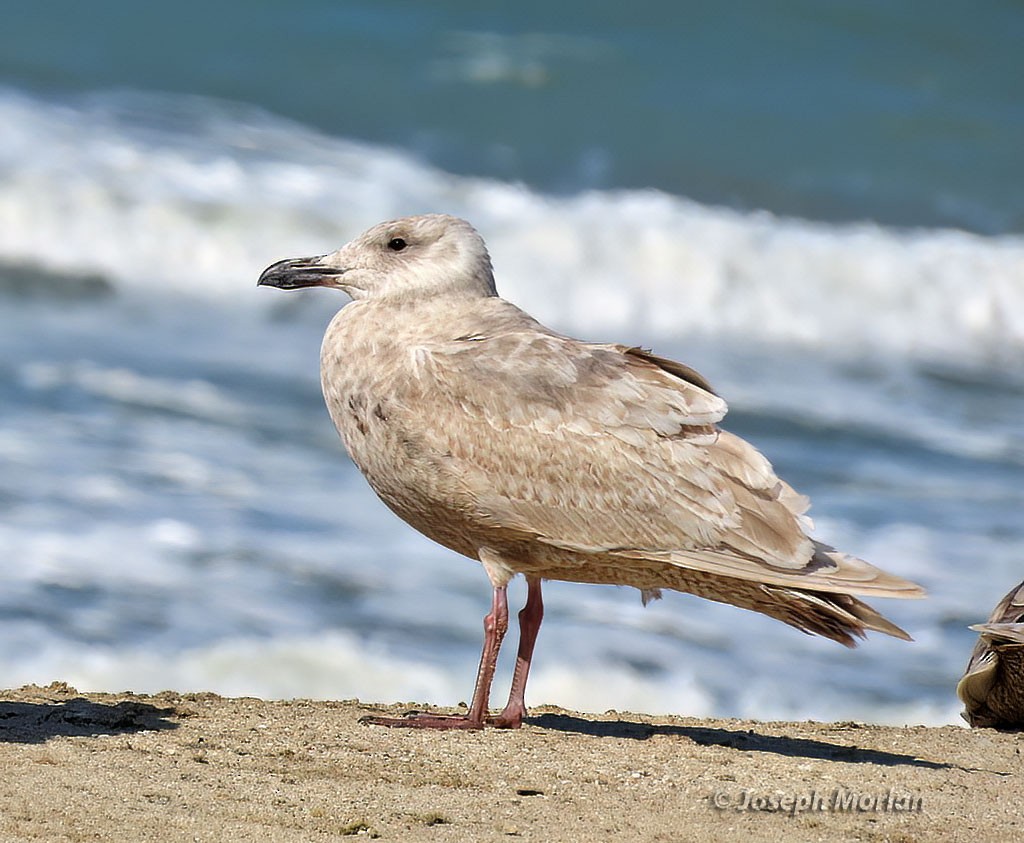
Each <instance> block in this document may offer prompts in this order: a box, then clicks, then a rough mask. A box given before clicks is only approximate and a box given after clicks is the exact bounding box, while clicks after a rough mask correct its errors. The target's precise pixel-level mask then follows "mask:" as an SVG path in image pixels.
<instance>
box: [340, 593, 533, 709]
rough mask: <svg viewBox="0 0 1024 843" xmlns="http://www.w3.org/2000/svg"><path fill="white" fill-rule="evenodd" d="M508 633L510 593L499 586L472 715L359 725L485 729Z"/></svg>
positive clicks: (486, 621) (488, 622)
mask: <svg viewBox="0 0 1024 843" xmlns="http://www.w3.org/2000/svg"><path fill="white" fill-rule="evenodd" d="M523 611H524V612H525V611H526V610H525V609H524V610H523ZM520 617H522V615H520ZM507 630H508V591H507V589H506V587H505V586H500V587H499V588H495V589H494V595H493V597H492V598H491V613H490V614H489V615H487V617H485V618H484V649H483V652H482V653H481V654H480V667H479V669H478V670H477V674H476V687H475V688H474V689H473V702H472V704H471V705H470V707H469V714H467V715H444V714H412V715H409V716H408V717H374V716H370V717H363V718H360V722H361V723H367V724H369V725H371V726H401V727H405V728H412V729H482V728H483V727H484V723H485V721H486V718H487V702H488V700H489V698H490V695H491V682H492V681H493V680H494V668H495V665H496V664H497V663H498V651H499V650H500V649H501V641H502V639H503V638H504V637H505V632H506V631H507ZM534 636H536V633H534ZM531 649H532V646H531ZM520 650H522V646H520ZM518 669H519V667H518V665H516V672H517V673H518ZM524 682H525V679H524Z"/></svg>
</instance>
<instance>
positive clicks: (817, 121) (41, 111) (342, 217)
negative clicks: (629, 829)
mask: <svg viewBox="0 0 1024 843" xmlns="http://www.w3.org/2000/svg"><path fill="white" fill-rule="evenodd" d="M53 5H54V4H48V9H49V11H46V13H45V16H44V10H43V8H42V7H39V9H36V8H35V7H29V6H24V5H23V6H22V7H19V9H18V10H16V11H15V12H13V13H12V14H11V15H10V16H9V18H10V20H9V21H8V23H9V25H8V23H5V28H6V30H7V33H8V39H7V42H8V43H7V44H6V46H5V53H4V57H3V59H2V61H0V125H2V126H3V127H4V128H3V130H2V131H0V513H2V516H0V577H2V580H0V581H2V584H3V585H2V588H0V674H2V675H3V677H4V680H3V681H4V683H5V684H8V685H17V684H21V683H25V682H48V681H50V680H53V679H58V678H59V679H64V680H66V681H68V682H71V683H72V684H75V685H77V686H78V687H80V688H83V689H105V690H113V689H122V688H124V689H133V690H137V691H156V690H160V689H162V688H167V687H173V688H176V689H179V690H202V689H209V690H215V691H219V692H222V693H228V694H251V695H260V696H268V697H295V696H310V697H335V698H341V697H350V696H358V697H360V698H363V699H367V700H385V701H391V700H397V699H401V700H416V701H429V702H435V703H449V704H450V703H454V702H457V701H459V700H464V699H465V698H466V696H467V695H468V694H469V693H470V691H471V687H472V681H473V677H474V673H475V669H476V660H477V657H478V654H479V643H480V635H481V618H482V616H483V614H484V612H485V611H486V609H487V607H488V606H489V586H488V583H487V579H486V577H485V576H484V574H483V573H482V571H481V570H480V569H479V566H478V565H477V564H475V563H473V562H470V561H467V560H465V559H462V558H460V557H458V556H455V555H454V554H451V553H449V552H448V551H446V550H444V549H442V548H440V547H437V546H435V545H433V544H431V543H430V542H429V541H427V540H426V539H423V538H421V537H420V536H418V535H417V534H415V533H414V532H413V531H412V530H411V529H409V528H405V527H404V526H403V525H401V524H400V523H399V522H397V520H396V519H395V518H394V516H392V515H391V514H390V513H389V512H388V511H387V510H386V509H385V508H384V507H383V505H382V504H380V503H379V502H378V501H377V500H376V499H375V498H374V496H373V494H372V492H370V490H369V488H368V487H367V486H366V484H365V482H364V481H363V480H362V478H361V477H360V475H359V474H358V471H356V470H355V468H354V467H353V466H352V464H351V463H350V462H349V461H348V458H347V457H346V456H345V454H344V451H343V449H342V446H341V444H340V443H339V442H338V440H337V437H336V435H335V433H334V431H333V429H332V426H331V424H330V421H329V419H328V417H327V414H326V411H325V410H324V408H323V406H322V399H321V397H320V393H319V384H318V361H317V358H318V350H319V343H320V337H321V333H322V330H323V328H324V326H325V325H326V323H327V321H328V320H329V319H330V317H331V315H332V314H333V312H334V311H335V310H336V309H337V308H338V307H339V306H341V305H342V304H343V302H344V298H343V297H342V296H340V294H331V293H329V292H327V291H311V292H306V293H300V294H293V295H285V294H281V293H278V292H277V291H274V290H265V289H260V290H258V289H256V287H255V280H256V278H257V277H258V274H259V272H260V271H261V270H262V269H263V268H264V267H265V266H266V265H268V264H269V263H271V262H273V261H275V260H278V259H280V258H283V257H288V256H294V255H303V254H317V253H322V252H326V251H329V250H332V249H334V248H336V247H337V246H338V245H340V244H341V243H342V242H344V241H345V240H347V239H348V238H349V237H351V236H352V235H354V234H356V233H358V232H359V231H360V230H362V229H363V228H365V227H367V226H368V225H370V224H372V223H374V222H377V221H379V220H381V219H385V218H388V217H392V216H396V215H401V214H406V213H416V212H423V211H445V212H450V213H455V214H459V215H461V216H465V217H466V218H468V219H470V220H471V221H472V222H473V223H474V224H475V225H476V226H477V228H478V229H479V230H480V231H481V233H482V234H483V235H484V237H485V238H486V240H487V242H488V244H489V246H490V248H491V252H492V257H493V259H494V263H495V267H496V273H497V280H498V286H499V290H500V291H501V292H502V293H503V294H504V295H505V296H506V297H507V298H509V299H511V300H512V301H514V302H516V303H517V304H519V305H521V306H522V307H524V308H525V309H527V310H528V311H530V312H531V313H533V314H534V315H536V316H537V317H538V318H540V319H542V320H543V321H544V322H546V323H547V324H549V325H551V326H552V327H555V328H557V329H559V330H562V331H566V332H569V333H573V334H575V335H578V336H582V337H585V338H588V339H596V340H615V341H620V342H626V343H631V344H643V345H647V346H653V347H654V348H655V349H656V350H657V351H658V352H659V353H661V354H664V355H669V356H676V357H678V358H680V359H682V360H685V361H686V362H687V363H689V364H691V365H693V366H695V367H696V368H697V369H698V370H700V371H701V372H702V373H704V374H705V375H706V376H707V377H708V378H709V379H710V380H711V381H712V383H713V384H715V386H716V387H717V389H718V391H719V392H720V393H721V394H722V395H723V396H724V397H725V398H726V399H727V400H728V401H729V404H730V407H731V411H730V414H729V416H728V418H727V421H726V426H727V427H728V428H729V429H731V430H733V431H734V432H736V433H738V434H740V435H742V436H745V437H747V438H748V439H750V440H751V441H753V442H754V443H755V444H756V445H757V446H758V447H759V448H760V449H761V450H762V451H763V452H764V453H765V454H766V455H767V456H768V457H769V458H770V459H771V460H772V462H773V463H774V464H775V466H776V468H777V470H778V472H779V474H780V475H781V476H783V477H785V478H786V479H788V480H789V481H790V482H791V483H793V485H795V486H796V487H797V488H798V489H799V490H800V491H802V492H804V493H806V494H808V495H810V497H811V498H812V501H813V502H814V508H813V510H812V515H813V516H814V518H815V522H816V525H817V528H816V535H817V536H819V537H820V538H822V539H824V540H826V541H829V542H830V543H833V544H835V545H837V546H839V547H841V548H843V549H845V550H848V551H850V552H853V553H856V554H858V555H860V556H863V557H864V558H867V559H869V560H871V561H873V562H874V563H876V564H878V565H880V566H882V567H885V568H887V569H890V570H892V571H894V572H897V573H900V574H902V575H904V576H907V577H910V578H912V579H915V580H917V581H919V582H921V583H922V584H924V585H925V586H926V587H927V588H928V589H929V592H930V597H929V599H927V600H924V601H877V603H876V605H877V607H878V608H880V609H881V610H882V611H883V612H884V613H885V614H886V615H887V616H890V617H891V618H893V619H894V620H895V621H896V622H897V623H899V624H900V625H902V626H904V627H905V628H906V629H907V630H908V631H909V632H910V633H911V634H912V635H913V636H914V638H915V642H914V643H913V644H907V643H905V642H900V641H894V640H888V639H885V638H884V637H882V636H872V637H871V639H870V640H868V641H867V642H865V643H864V644H863V645H862V646H861V647H860V648H858V649H857V650H853V651H847V650H845V649H843V648H841V647H839V646H838V645H836V644H834V643H832V642H828V641H823V640H819V639H814V638H810V637H808V636H804V635H801V634H800V633H799V632H797V631H795V630H792V629H790V628H788V627H785V626H784V625H782V624H779V623H777V622H774V621H770V620H768V619H766V618H762V617H760V616H757V615H753V614H750V613H745V612H742V611H740V610H738V609H733V608H731V607H726V606H718V605H715V604H711V603H707V602H703V601H700V600H697V599H695V598H691V597H688V596H685V595H676V594H666V597H665V599H664V600H662V601H660V602H656V603H654V604H651V605H650V606H648V607H646V608H644V607H643V606H641V603H640V600H639V596H638V594H637V593H636V592H634V591H631V590H627V589H615V588H607V587H588V586H581V585H569V584H562V583H550V584H548V586H547V587H546V590H545V596H546V602H547V607H548V612H547V616H546V619H545V624H544V628H543V629H542V631H541V638H540V641H539V644H538V653H537V659H536V663H535V673H534V675H533V677H532V678H531V685H530V689H529V695H528V701H532V702H534V703H540V702H552V703H558V704H561V705H565V706H570V707H575V708H580V709H583V710H588V711H603V710H605V709H608V708H616V709H634V710H643V711H649V712H674V713H681V714H695V715H705V714H715V715H723V716H731V715H735V716H750V717H759V718H816V719H836V718H840V719H845V718H861V719H865V720H869V721H873V722H894V723H900V722H926V723H945V722H956V721H957V711H958V704H957V702H956V699H955V695H954V691H953V688H954V685H955V682H956V679H957V678H958V677H959V675H960V672H961V671H962V669H963V667H964V665H965V664H966V662H967V659H968V655H969V652H970V649H971V646H972V644H973V638H974V636H973V634H972V633H970V632H969V631H968V630H967V629H966V626H967V625H968V624H970V623H974V622H978V621H980V620H983V619H984V618H985V617H986V616H987V614H988V612H989V611H990V610H991V608H992V606H993V605H994V604H995V602H996V601H997V600H998V599H999V598H1000V597H1001V596H1002V594H1004V593H1005V592H1006V591H1007V590H1008V589H1009V588H1010V586H1011V585H1013V584H1015V583H1017V582H1019V581H1020V580H1021V579H1022V578H1024V519H1022V517H1021V513H1022V512H1024V426H1022V424H1021V421H1020V420H1021V418H1024V369H1022V367H1021V360H1022V353H1024V238H1022V236H1021V232H1022V229H1024V200H1022V198H1021V197H1022V196H1024V192H1022V191H1021V190H1020V169H1019V150H1020V149H1021V148H1024V137H1022V135H1024V108H1022V106H1021V104H1020V100H1019V95H1018V92H1017V88H1018V87H1019V86H1016V83H1015V82H1014V80H1015V79H1019V77H1020V69H1021V60H1020V59H1019V58H1018V57H1017V52H1018V50H1017V49H1016V47H1015V45H1016V44H1017V43H1019V41H1020V37H1021V36H1022V35H1024V11H1022V10H1020V9H1019V8H1017V7H1016V6H1013V5H1011V4H1004V5H999V6H993V7H988V8H986V10H984V11H983V12H982V11H979V10H977V9H976V8H974V7H968V6H966V4H956V3H942V4H939V5H938V6H937V7H935V13H934V14H932V15H930V16H929V19H928V20H914V21H908V20H904V19H902V18H901V14H902V13H900V12H899V11H896V10H892V9H890V8H889V6H888V5H886V4H880V3H877V4H875V3H867V4H864V3H861V4H830V5H829V7H828V8H827V9H824V10H823V9H821V8H819V7H817V6H813V5H807V4H802V3H786V4H781V5H780V6H779V7H778V9H777V10H776V11H775V12H774V13H773V15H772V16H770V17H766V16H765V15H764V14H763V13H762V12H761V7H760V6H757V5H756V4H745V3H732V4H728V3H727V4H723V5H720V6H717V7H716V9H715V10H714V11H712V10H709V9H707V8H700V9H696V8H694V9H689V10H686V9H684V10H682V11H680V10H679V7H677V6H675V5H671V6H664V7H663V8H661V9H660V12H661V15H660V17H657V18H652V19H651V20H650V21H645V20H644V19H643V18H642V17H638V16H636V15H635V14H633V13H632V11H631V12H630V13H629V15H628V17H627V13H626V12H625V11H623V10H611V9H609V10H605V11H601V10H596V11H595V10H594V9H593V8H591V7H590V6H587V5H584V4H574V3H569V4H562V5H561V6H559V7H558V8H557V9H554V8H546V7H545V8H533V7H532V5H531V4H526V5H524V6H518V7H517V10H516V12H515V13H514V14H513V13H512V12H502V11H500V10H497V9H495V8H492V7H489V6H488V7H485V8H477V7H476V6H472V5H470V4H465V3H454V2H453V3H444V4H432V5H431V7H430V8H427V7H424V6H422V5H415V4H405V3H377V4H373V5H368V4H367V5H363V4H358V3H344V4H335V3H302V4H287V5H286V4H282V3H264V4H259V5H258V6H256V7H251V6H249V5H243V4H218V5H217V7H215V8H206V7H202V8H201V7H199V6H198V4H196V5H195V8H193V5H192V4H189V3H184V4H179V6H178V7H175V9H174V11H171V10H170V9H169V8H167V9H162V8H161V9H157V8H154V9H146V10H145V11H139V10H137V9H136V7H134V6H129V5H127V4H121V3H111V4H105V10H104V11H103V12H100V13H96V12H95V10H92V11H89V12H88V13H87V12H86V10H85V9H84V7H81V6H80V5H78V4H64V6H65V8H64V9H63V14H60V15H57V14H54V12H53V9H52V6H53ZM56 5H58V6H60V5H61V4H56ZM556 12H557V15H556ZM105 15H110V20H105V19H104V16H105ZM115 20H116V22H117V24H118V25H117V26H116V27H115V26H113V23H114V22H115ZM44 41H45V44H46V45H47V48H46V49H40V44H41V43H44ZM1014 72H1016V75H1014ZM523 591H524V589H523V588H522V585H521V584H515V585H514V586H513V588H512V601H513V605H515V604H517V603H519V602H521V601H522V599H523V598H524V594H523ZM507 646H508V649H509V650H511V651H514V637H512V638H510V643H509V644H508V645H507ZM506 655H507V656H510V655H511V653H509V654H506ZM509 664H510V659H509V658H505V659H503V661H502V664H501V672H500V673H499V677H498V682H497V683H496V687H495V698H496V701H499V698H500V697H501V695H502V693H503V690H504V685H505V684H507V681H508V673H509Z"/></svg>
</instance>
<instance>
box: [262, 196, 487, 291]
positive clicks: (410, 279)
mask: <svg viewBox="0 0 1024 843" xmlns="http://www.w3.org/2000/svg"><path fill="white" fill-rule="evenodd" d="M257 283H258V284H260V285H263V286H268V287H278V288H280V289H282V290H297V289H300V288H302V287H336V288H337V289H339V290H343V291H344V292H346V293H348V294H349V296H351V297H352V298H353V299H376V300H382V301H383V300H387V301H392V302H405V301H415V300H417V299H425V298H434V297H437V296H447V295H457V296H466V297H471V298H483V297H485V296H494V295H497V293H496V292H495V290H494V274H493V272H492V271H491V259H490V257H489V256H488V254H487V247H486V246H485V245H484V241H483V238H481V237H480V235H479V234H477V232H476V230H475V229H474V228H473V226H471V225H470V224H469V223H468V222H466V221H465V220H461V219H459V218H458V217H452V216H448V215H447V214H425V215H423V216H418V217H405V218H403V219H398V220H391V221H389V222H382V223H380V224H379V225H375V226H374V227H373V228H371V229H369V230H367V231H364V232H363V233H362V234H360V235H359V236H358V237H356V238H355V239H354V240H352V241H351V242H349V243H347V244H346V245H344V246H342V247H341V248H340V249H338V251H336V252H331V253H330V254H329V255H321V256H319V257H310V258H289V259H287V260H283V261H278V262H277V263H275V264H273V265H272V266H268V267H267V268H266V269H265V270H264V271H263V274H262V275H260V279H259V281H258V282H257Z"/></svg>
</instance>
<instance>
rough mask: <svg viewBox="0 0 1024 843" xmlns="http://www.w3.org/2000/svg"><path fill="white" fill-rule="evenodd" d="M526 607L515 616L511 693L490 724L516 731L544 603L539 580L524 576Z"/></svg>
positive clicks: (519, 721)
mask: <svg viewBox="0 0 1024 843" xmlns="http://www.w3.org/2000/svg"><path fill="white" fill-rule="evenodd" d="M526 583H527V587H528V589H529V591H528V592H527V597H526V605H525V606H524V607H523V609H522V611H521V612H520V613H519V652H518V653H517V655H516V669H515V672H514V673H513V674H512V690H511V691H510V692H509V695H508V704H507V705H506V706H505V709H504V710H503V711H502V712H501V714H499V715H498V716H497V717H495V718H493V719H492V720H491V721H490V722H491V723H493V724H494V725H495V726H498V727H500V728H503V729H518V728H519V727H520V726H521V725H522V724H523V718H524V717H526V679H527V677H528V676H529V675H530V661H531V660H532V659H533V646H534V644H536V643H537V633H538V632H540V624H541V621H542V620H544V601H543V600H542V599H541V593H540V578H539V577H527V579H526Z"/></svg>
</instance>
